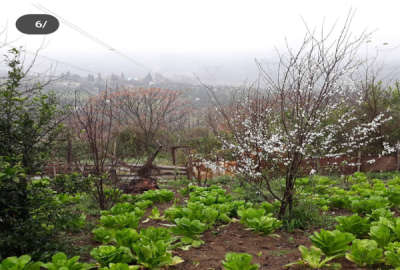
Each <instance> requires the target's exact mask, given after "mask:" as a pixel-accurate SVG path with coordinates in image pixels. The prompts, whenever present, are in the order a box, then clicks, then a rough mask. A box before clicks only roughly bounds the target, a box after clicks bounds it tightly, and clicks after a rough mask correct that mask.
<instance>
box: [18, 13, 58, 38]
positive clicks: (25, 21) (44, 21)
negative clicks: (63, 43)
mask: <svg viewBox="0 0 400 270" xmlns="http://www.w3.org/2000/svg"><path fill="white" fill-rule="evenodd" d="M15 25H16V27H17V29H18V30H19V31H20V32H22V33H24V34H29V35H47V34H51V33H54V32H55V31H56V30H57V29H58V27H59V26H60V23H59V21H58V19H57V18H56V17H54V16H53V15H49V14H27V15H24V16H21V17H19V18H18V20H17V22H16V23H15Z"/></svg>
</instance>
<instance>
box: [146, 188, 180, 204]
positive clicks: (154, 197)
mask: <svg viewBox="0 0 400 270" xmlns="http://www.w3.org/2000/svg"><path fill="white" fill-rule="evenodd" d="M173 198H174V192H172V191H171V190H168V189H156V190H147V191H145V192H143V193H142V194H141V195H139V198H138V199H139V200H142V201H143V200H149V201H152V202H153V203H155V202H170V201H172V199H173Z"/></svg>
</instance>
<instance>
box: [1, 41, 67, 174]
mask: <svg viewBox="0 0 400 270" xmlns="http://www.w3.org/2000/svg"><path fill="white" fill-rule="evenodd" d="M6 63H7V65H8V69H9V70H8V76H7V78H6V80H5V82H4V83H2V84H1V85H0V108H1V110H0V156H9V157H18V156H19V157H20V158H21V163H22V166H23V167H24V168H25V169H26V171H27V173H29V174H31V173H34V172H37V171H38V170H39V169H40V168H41V167H42V166H43V165H44V162H45V160H46V159H47V158H48V155H49V152H50V146H51V145H52V143H53V142H54V139H55V136H56V135H57V133H58V130H59V127H60V125H59V119H57V116H58V115H57V114H58V113H59V107H60V106H59V104H58V101H57V99H56V97H55V95H54V94H52V93H49V94H43V93H42V86H41V84H40V83H37V84H36V85H29V84H28V85H24V84H26V82H25V81H24V78H25V76H26V75H27V74H26V73H25V71H24V67H23V61H22V60H21V51H20V50H18V49H16V48H13V49H11V50H9V51H8V55H7V56H6Z"/></svg>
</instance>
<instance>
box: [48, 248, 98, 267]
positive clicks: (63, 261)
mask: <svg viewBox="0 0 400 270" xmlns="http://www.w3.org/2000/svg"><path fill="white" fill-rule="evenodd" d="M78 260H79V256H75V257H72V258H71V259H68V258H67V255H65V254H64V253H62V252H58V253H56V254H55V255H53V257H51V262H48V263H44V264H42V265H41V266H42V267H44V268H46V269H49V270H86V269H90V268H93V266H92V265H90V264H87V263H80V262H78Z"/></svg>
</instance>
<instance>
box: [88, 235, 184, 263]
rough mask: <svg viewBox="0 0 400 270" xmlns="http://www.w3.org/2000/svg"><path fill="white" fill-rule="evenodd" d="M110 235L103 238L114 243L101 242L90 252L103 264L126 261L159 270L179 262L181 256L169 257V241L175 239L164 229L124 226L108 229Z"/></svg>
mask: <svg viewBox="0 0 400 270" xmlns="http://www.w3.org/2000/svg"><path fill="white" fill-rule="evenodd" d="M109 235H110V237H109V238H107V239H105V241H106V243H108V244H110V243H113V244H114V245H102V246H99V247H97V248H95V249H93V250H92V251H91V253H90V254H91V256H92V257H93V258H94V259H96V260H97V262H98V263H99V264H100V265H101V266H103V267H104V266H107V265H110V264H117V263H125V264H135V265H138V266H139V265H140V266H144V267H146V268H149V269H159V268H160V267H163V266H168V265H175V264H178V263H180V262H182V259H181V258H179V257H177V256H175V257H174V256H172V253H171V249H172V248H173V245H172V244H173V242H175V241H176V238H174V237H173V236H172V234H171V232H170V230H168V229H166V228H155V227H148V228H146V229H142V230H141V231H140V232H137V231H136V230H135V229H132V228H125V229H121V230H115V231H113V232H109Z"/></svg>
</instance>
